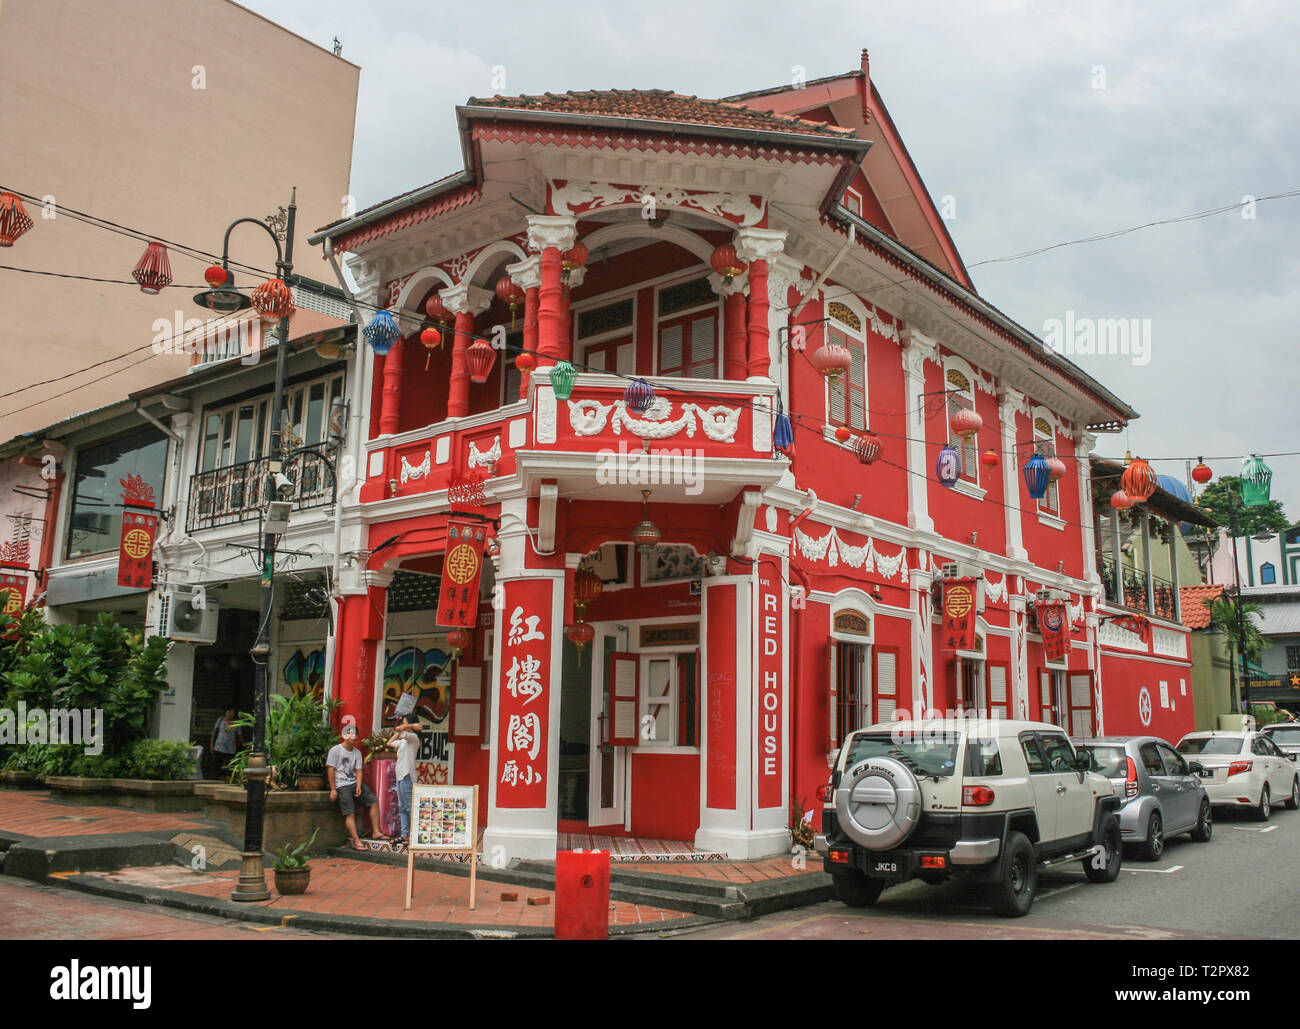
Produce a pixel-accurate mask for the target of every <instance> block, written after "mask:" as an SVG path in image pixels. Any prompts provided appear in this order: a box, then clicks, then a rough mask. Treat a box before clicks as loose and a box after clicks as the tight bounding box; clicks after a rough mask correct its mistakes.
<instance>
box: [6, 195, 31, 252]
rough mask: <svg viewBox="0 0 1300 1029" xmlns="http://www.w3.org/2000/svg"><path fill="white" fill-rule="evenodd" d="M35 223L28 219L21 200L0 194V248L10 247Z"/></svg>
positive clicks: (13, 196)
mask: <svg viewBox="0 0 1300 1029" xmlns="http://www.w3.org/2000/svg"><path fill="white" fill-rule="evenodd" d="M35 224H36V223H35V222H34V221H32V220H31V218H29V217H28V215H27V211H26V209H25V208H24V207H23V202H22V198H20V197H18V196H15V195H14V194H13V193H0V247H11V246H13V245H14V240H16V239H17V238H18V237H19V236H21V235H22V234H23V233H24V232H26V231H27V230H28V229H30V228H31V227H32V226H33V225H35Z"/></svg>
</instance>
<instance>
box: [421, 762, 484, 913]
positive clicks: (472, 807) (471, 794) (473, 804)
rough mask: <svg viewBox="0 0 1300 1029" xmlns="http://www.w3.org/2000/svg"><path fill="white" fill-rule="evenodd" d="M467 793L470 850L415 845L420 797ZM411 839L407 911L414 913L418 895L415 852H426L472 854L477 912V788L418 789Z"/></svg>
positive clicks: (471, 901)
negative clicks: (413, 906)
mask: <svg viewBox="0 0 1300 1029" xmlns="http://www.w3.org/2000/svg"><path fill="white" fill-rule="evenodd" d="M453 790H454V791H467V796H466V799H467V801H468V804H469V811H468V815H469V818H468V824H469V846H468V847H457V846H448V845H444V844H436V843H434V844H430V843H426V844H419V843H416V842H415V841H416V840H417V839H418V838H419V827H418V825H419V810H420V803H419V798H420V794H421V793H422V792H423V793H424V794H425V795H426V796H427V795H429V793H430V792H433V791H438V792H442V793H444V794H445V793H447V792H450V791H453ZM410 825H411V835H410V836H409V837H408V839H407V844H406V910H407V911H410V910H411V897H412V896H414V893H415V852H416V851H417V850H418V851H423V852H426V853H433V854H465V853H468V854H469V909H470V910H471V911H473V910H474V906H475V903H476V898H477V887H478V787H477V786H424V787H421V786H416V787H415V788H414V789H413V790H412V791H411V815H410Z"/></svg>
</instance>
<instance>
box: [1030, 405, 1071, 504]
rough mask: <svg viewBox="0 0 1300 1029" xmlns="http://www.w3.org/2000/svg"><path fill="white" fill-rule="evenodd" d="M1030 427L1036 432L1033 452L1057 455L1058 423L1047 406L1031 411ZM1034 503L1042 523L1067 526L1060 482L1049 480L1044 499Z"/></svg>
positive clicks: (1045, 455) (1050, 455)
mask: <svg viewBox="0 0 1300 1029" xmlns="http://www.w3.org/2000/svg"><path fill="white" fill-rule="evenodd" d="M1040 422H1042V423H1045V424H1046V426H1047V428H1046V429H1043V428H1040V426H1039V423H1040ZM1029 427H1030V429H1032V430H1033V433H1034V444H1033V453H1035V454H1041V455H1042V456H1043V457H1055V456H1056V434H1057V425H1056V419H1055V418H1054V417H1053V416H1052V412H1050V411H1049V410H1047V408H1045V407H1036V408H1034V410H1033V411H1032V412H1031V413H1030V419H1029ZM1044 501H1049V503H1044ZM1034 503H1035V505H1036V507H1035V509H1036V511H1037V513H1038V520H1039V521H1040V522H1041V523H1042V524H1044V525H1046V526H1049V527H1051V528H1053V529H1064V528H1065V520H1064V519H1063V518H1062V517H1061V490H1060V488H1059V485H1058V483H1055V482H1049V483H1048V484H1047V492H1046V493H1045V494H1043V500H1036V501H1034Z"/></svg>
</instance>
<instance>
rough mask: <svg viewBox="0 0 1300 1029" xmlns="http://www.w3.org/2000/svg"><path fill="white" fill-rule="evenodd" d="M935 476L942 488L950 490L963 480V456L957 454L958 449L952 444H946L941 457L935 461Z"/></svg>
mask: <svg viewBox="0 0 1300 1029" xmlns="http://www.w3.org/2000/svg"><path fill="white" fill-rule="evenodd" d="M934 475H935V478H937V479H938V480H939V485H940V486H946V487H948V488H949V489H951V488H952V487H953V486H955V485H957V480H958V479H960V478H961V454H959V453H957V448H956V447H954V446H953V445H952V444H951V443H945V444H944V445H943V449H942V450H940V451H939V456H938V457H936V458H935V459H934Z"/></svg>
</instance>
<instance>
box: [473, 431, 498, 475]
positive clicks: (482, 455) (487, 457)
mask: <svg viewBox="0 0 1300 1029" xmlns="http://www.w3.org/2000/svg"><path fill="white" fill-rule="evenodd" d="M500 460H501V437H500V436H497V437H495V438H494V439H493V440H492V446H490V447H489V448H488V449H487V450H482V451H481V450H479V448H478V447H477V446H475V444H474V441H473V440H471V441H470V444H469V466H470V467H471V468H477V467H478V466H479V465H488V464H494V463H495V462H497V461H500Z"/></svg>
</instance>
